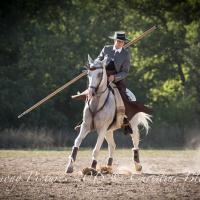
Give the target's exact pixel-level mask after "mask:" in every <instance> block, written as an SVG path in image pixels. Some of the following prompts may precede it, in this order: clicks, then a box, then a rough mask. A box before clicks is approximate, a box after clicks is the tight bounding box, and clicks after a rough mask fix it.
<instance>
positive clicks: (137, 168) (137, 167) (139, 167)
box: [135, 163, 142, 172]
mask: <svg viewBox="0 0 200 200" xmlns="http://www.w3.org/2000/svg"><path fill="white" fill-rule="evenodd" d="M135 170H136V171H137V172H141V171H142V165H141V164H140V163H135Z"/></svg>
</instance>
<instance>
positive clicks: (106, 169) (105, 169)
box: [100, 166, 113, 174]
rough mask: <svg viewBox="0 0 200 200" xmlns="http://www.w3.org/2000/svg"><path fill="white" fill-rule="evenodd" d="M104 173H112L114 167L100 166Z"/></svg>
mask: <svg viewBox="0 0 200 200" xmlns="http://www.w3.org/2000/svg"><path fill="white" fill-rule="evenodd" d="M100 171H101V173H102V174H112V173H113V171H112V167H111V166H104V167H101V168H100Z"/></svg>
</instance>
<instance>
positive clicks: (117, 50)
mask: <svg viewBox="0 0 200 200" xmlns="http://www.w3.org/2000/svg"><path fill="white" fill-rule="evenodd" d="M113 51H115V53H116V52H119V53H121V51H122V48H120V49H116V47H115V46H113Z"/></svg>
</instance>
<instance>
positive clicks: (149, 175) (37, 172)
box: [0, 150, 200, 200]
mask: <svg viewBox="0 0 200 200" xmlns="http://www.w3.org/2000/svg"><path fill="white" fill-rule="evenodd" d="M67 155H69V152H66V151H57V152H55V151H49V152H47V151H46V152H40V151H38V152H32V151H30V152H26V151H24V152H23V151H11V152H10V151H0V199H95V200H96V199H109V200H110V199H143V200H144V199H200V175H199V174H200V173H199V172H200V162H199V159H200V156H199V155H200V154H199V152H198V151H142V152H141V156H140V157H141V162H142V164H143V173H141V174H137V173H136V172H135V171H134V166H133V162H132V158H131V151H130V150H118V151H117V152H116V154H115V160H114V166H113V170H114V174H112V175H101V176H83V175H82V174H81V170H82V169H83V168H84V167H87V166H89V165H90V162H91V156H90V155H91V152H90V151H83V152H80V153H79V156H78V159H77V162H76V163H75V172H74V173H73V174H70V175H66V174H65V173H64V170H65V164H66V161H67ZM106 155H107V152H106V151H102V152H101V155H100V159H99V163H100V164H102V165H103V164H105V163H106V160H107V156H106Z"/></svg>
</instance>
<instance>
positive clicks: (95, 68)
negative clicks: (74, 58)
mask: <svg viewBox="0 0 200 200" xmlns="http://www.w3.org/2000/svg"><path fill="white" fill-rule="evenodd" d="M97 69H102V70H103V67H102V66H100V67H90V66H89V67H87V70H89V71H95V70H97ZM100 75H101V79H100V81H99V83H98V85H97V86H92V85H90V86H89V88H92V89H94V91H95V95H94V96H100V95H101V94H103V93H104V92H106V90H107V89H108V87H106V88H105V90H103V91H102V92H98V93H97V91H98V89H99V86H100V85H101V82H102V80H103V72H101V73H100Z"/></svg>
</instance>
